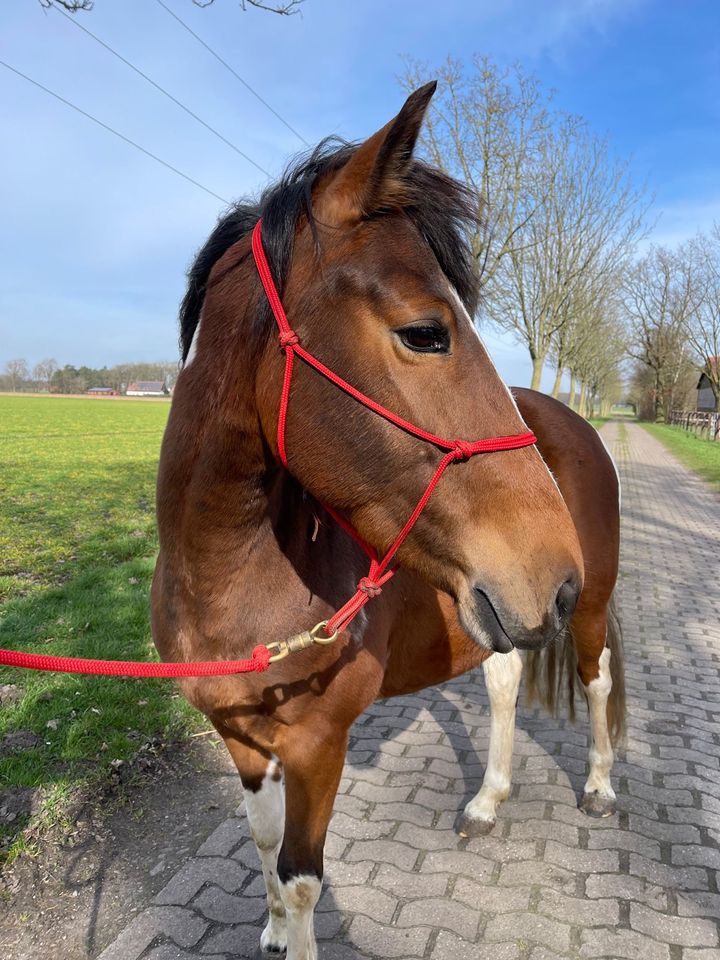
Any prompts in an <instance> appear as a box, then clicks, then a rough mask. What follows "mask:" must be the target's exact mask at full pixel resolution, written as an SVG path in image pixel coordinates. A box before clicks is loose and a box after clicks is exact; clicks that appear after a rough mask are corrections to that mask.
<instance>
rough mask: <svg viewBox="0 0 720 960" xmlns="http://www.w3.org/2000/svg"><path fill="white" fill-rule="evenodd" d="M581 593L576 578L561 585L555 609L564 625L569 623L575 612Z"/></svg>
mask: <svg viewBox="0 0 720 960" xmlns="http://www.w3.org/2000/svg"><path fill="white" fill-rule="evenodd" d="M579 594H580V591H579V590H578V586H577V582H576V581H575V579H574V578H571V579H569V580H566V581H565V582H564V583H563V584H561V586H560V589H559V590H558V592H557V596H556V597H555V609H556V610H557V614H558V617H559V618H560V620H561V621H562V623H567V621H568V620H569V619H570V617H571V616H572V614H573V611H574V610H575V606H576V604H577V601H578V596H579Z"/></svg>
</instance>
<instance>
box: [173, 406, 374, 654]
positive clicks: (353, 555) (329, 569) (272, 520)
mask: <svg viewBox="0 0 720 960" xmlns="http://www.w3.org/2000/svg"><path fill="white" fill-rule="evenodd" d="M176 399H177V398H176ZM181 412H183V411H181V410H178V411H177V413H178V417H177V425H176V424H175V423H173V420H171V423H170V425H169V429H168V436H167V437H166V449H165V450H164V453H163V465H162V467H161V474H160V485H159V498H158V507H159V519H160V527H161V542H162V556H163V562H164V564H165V565H166V567H168V568H170V569H171V574H172V577H173V579H175V578H176V577H179V578H180V579H181V580H182V583H183V587H182V589H183V592H184V594H185V595H186V596H188V597H191V598H192V602H191V603H190V604H188V609H192V611H193V613H192V619H193V620H194V621H196V620H197V618H198V617H201V618H202V621H203V622H202V623H197V624H196V626H197V627H199V630H200V632H201V633H202V634H204V635H205V636H209V637H218V636H225V637H228V638H230V637H233V636H234V637H239V638H240V637H242V638H243V639H247V640H250V641H251V642H263V643H264V642H268V641H270V640H277V639H279V638H282V637H284V636H286V635H289V634H292V633H295V632H297V631H298V630H302V629H305V628H306V627H308V626H312V625H313V623H314V622H317V621H319V620H323V619H327V618H328V617H329V616H330V615H331V614H332V613H333V612H334V610H335V609H337V608H338V607H339V606H341V605H342V604H343V603H344V602H345V600H347V599H348V597H349V596H350V595H351V594H352V593H353V592H354V590H355V584H356V583H357V581H358V579H359V578H360V577H361V576H362V575H363V574H364V572H365V570H364V564H365V562H366V561H365V558H364V555H363V554H362V553H361V552H360V551H359V550H358V548H357V547H356V546H355V545H354V544H353V543H352V541H351V540H350V539H349V538H348V537H347V535H346V534H345V533H344V532H343V531H341V530H340V529H339V528H338V527H337V525H336V524H335V523H334V521H332V520H331V519H330V518H329V517H328V515H327V514H326V513H325V511H324V510H322V508H320V507H319V506H318V505H317V504H316V503H315V501H313V500H312V498H310V497H307V496H305V495H304V494H303V491H302V489H301V488H300V487H299V485H298V484H297V483H296V481H294V480H293V479H292V477H290V476H289V475H288V474H287V473H286V472H285V471H280V470H277V469H275V468H273V469H271V470H269V471H268V468H267V463H266V460H265V451H264V450H263V446H262V441H261V440H260V438H258V437H257V436H254V435H253V434H252V432H251V431H248V432H244V431H235V430H232V429H230V428H227V427H222V426H221V425H218V424H217V422H215V424H213V425H212V426H210V427H207V428H206V429H205V430H204V433H203V436H202V437H201V438H198V440H197V443H196V446H195V449H194V450H192V451H191V450H188V449H187V448H185V449H184V450H183V451H181V450H180V449H179V448H180V446H181V443H184V442H185V437H184V436H183V433H182V431H181V430H180V429H179V426H180V424H182V423H183V421H184V418H183V417H182V416H180V414H181ZM183 455H184V457H185V465H186V469H185V470H182V469H179V464H181V463H182V459H181V458H182V457H183ZM178 504H182V510H181V511H178V509H177V506H178ZM165 505H166V506H165ZM312 618H315V619H314V620H313V623H308V621H309V620H310V619H312Z"/></svg>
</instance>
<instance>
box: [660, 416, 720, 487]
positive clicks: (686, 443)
mask: <svg viewBox="0 0 720 960" xmlns="http://www.w3.org/2000/svg"><path fill="white" fill-rule="evenodd" d="M642 426H643V427H644V428H645V429H646V430H647V431H648V433H651V434H652V435H653V436H654V437H656V438H657V439H658V440H660V442H661V443H663V444H664V445H665V446H666V447H667V448H668V450H669V451H670V452H671V453H674V454H675V456H676V457H677V458H678V460H681V461H682V462H683V463H684V464H685V465H686V466H688V467H690V469H691V470H693V471H694V472H695V473H697V474H698V475H699V476H701V477H702V478H703V479H704V480H707V481H708V482H709V483H710V485H711V486H712V487H713V489H714V490H716V491H717V492H718V493H720V443H718V442H716V441H712V440H703V439H701V438H700V437H696V436H695V434H693V433H688V432H687V431H685V430H683V429H682V427H673V426H670V425H669V424H667V423H643V424H642Z"/></svg>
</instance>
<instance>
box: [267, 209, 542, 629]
mask: <svg viewBox="0 0 720 960" xmlns="http://www.w3.org/2000/svg"><path fill="white" fill-rule="evenodd" d="M252 252H253V257H254V258H255V264H256V266H257V270H258V273H259V274H260V279H261V281H262V285H263V287H264V288H265V294H266V296H267V298H268V302H269V303H270V307H271V308H272V312H273V315H274V317H275V322H276V323H277V325H278V330H279V332H280V346H281V347H282V349H283V350H284V351H285V376H284V377H283V386H282V394H281V396H280V412H279V414H278V433H277V439H278V453H279V454H280V459H281V460H282V462H283V465H284V466H285V467H287V466H288V460H287V449H286V446H285V424H286V422H287V411H288V404H289V402H290V385H291V382H292V375H293V366H294V360H295V354H297V355H298V356H299V357H300V359H301V360H304V361H305V363H307V364H308V365H309V366H311V367H314V369H315V370H317V371H318V373H321V374H322V375H323V376H324V377H326V378H327V379H328V380H330V382H331V383H334V384H335V386H336V387H339V388H340V390H343V391H344V392H345V393H347V394H348V395H349V396H351V397H352V398H353V399H354V400H357V401H358V403H361V404H362V405H363V406H364V407H367V408H368V409H369V410H372V411H373V413H377V414H378V415H379V416H381V417H384V418H385V419H386V420H389V421H390V423H394V424H395V426H397V427H400V429H402V430H405V431H407V432H408V433H411V434H412V435H413V436H415V437H418V438H419V439H420V440H425V441H426V442H427V443H432V444H434V445H435V446H436V447H440V449H441V450H446V451H447V453H446V454H445V456H444V457H443V458H442V459H441V460H440V463H439V464H438V466H437V469H436V470H435V473H434V474H433V476H432V478H431V480H430V482H429V483H428V485H427V487H426V488H425V492H424V493H423V495H422V496H421V497H420V499H419V500H418V502H417V504H416V506H415V509H414V510H413V512H412V513H411V514H410V516H409V518H408V520H407V522H406V523H405V526H404V527H403V528H402V530H401V531H400V533H399V534H398V535H397V537H396V538H395V540H394V542H393V544H392V545H391V547H390V549H389V550H388V552H387V553H386V554H385V556H384V557H383V559H382V560H379V559H378V556H377V553H376V551H375V550H374V549H373V548H372V547H371V546H370V545H369V544H368V543H366V542H365V541H364V540H363V539H362V537H361V536H360V535H359V534H358V532H357V531H356V530H355V529H354V528H353V527H352V526H351V525H350V524H349V523H348V522H347V520H345V519H344V518H343V517H341V516H340V515H339V514H338V513H337V512H336V511H335V510H333V509H332V507H328V506H327V505H326V507H325V509H326V510H327V511H328V512H329V513H330V514H331V515H332V516H333V517H334V519H335V520H336V521H337V522H338V523H339V524H340V526H341V527H342V528H343V530H345V532H346V533H348V534H349V535H350V536H351V537H352V538H353V540H355V541H356V542H357V543H358V544H359V545H360V546H361V547H362V549H363V550H364V551H365V553H366V554H367V555H368V557H369V559H370V569H369V570H368V573H367V576H365V577H363V578H362V579H361V580H360V582H359V583H358V585H357V591H356V592H355V593H354V594H353V596H352V597H351V598H350V599H349V600H348V602H347V603H346V604H345V605H344V606H343V607H341V608H340V610H338V611H337V613H336V614H335V615H334V616H333V617H331V618H330V620H328V622H327V624H326V625H325V628H324V629H325V633H327V634H328V636H330V635H331V634H333V633H335V631H336V630H344V629H345V628H346V627H347V626H348V625H349V624H350V622H351V621H352V620H353V618H354V617H356V616H357V614H358V613H359V612H360V610H362V608H363V607H364V606H365V604H366V603H367V602H368V600H370V599H372V598H373V597H377V596H378V595H379V594H380V592H381V591H382V588H383V586H384V585H385V584H386V583H387V581H388V580H389V579H390V577H392V575H393V574H394V572H395V569H393V568H390V563H391V561H392V559H393V557H394V556H395V554H396V553H397V551H398V550H399V549H400V547H401V545H402V543H403V541H404V540H405V538H406V537H407V535H408V534H409V533H410V531H411V530H412V528H413V527H414V526H415V523H416V522H417V520H418V517H419V516H420V514H421V513H422V512H423V510H424V509H425V507H426V505H427V502H428V500H429V499H430V497H431V496H432V492H433V490H434V489H435V487H436V486H437V485H438V483H439V482H440V478H441V477H442V475H443V473H444V472H445V470H446V469H447V468H448V467H449V466H450V464H451V463H454V462H458V461H462V460H468V459H469V458H470V457H473V456H475V454H478V453H491V452H493V451H498V450H516V449H518V448H519V447H529V446H531V445H532V444H534V443H536V442H537V438H536V436H535V434H534V433H531V432H530V431H527V432H526V433H518V434H515V435H514V436H510V437H489V438H488V439H485V440H473V441H467V440H446V439H444V438H443V437H438V436H436V435H435V434H434V433H429V432H428V431H427V430H423V429H422V427H417V426H415V424H413V423H410V422H409V421H408V420H405V419H403V417H399V416H398V415H397V414H396V413H393V412H392V411H391V410H388V409H387V407H383V406H382V405H381V404H379V403H377V402H376V401H375V400H372V399H371V398H370V397H368V396H366V395H365V394H364V393H361V391H360V390H358V389H356V388H355V387H353V386H352V385H351V384H349V383H348V382H347V381H346V380H343V379H342V377H339V376H338V375H337V374H336V373H334V372H333V371H332V370H330V369H329V368H328V367H326V366H325V364H324V363H322V362H321V361H320V360H318V359H317V358H316V357H314V356H313V355H312V354H311V353H308V351H307V350H305V348H304V347H303V346H302V345H301V343H300V338H299V337H298V335H297V334H296V333H295V331H294V330H293V329H292V327H291V326H290V324H289V323H288V319H287V316H286V314H285V310H284V309H283V305H282V302H281V300H280V297H279V295H278V292H277V289H276V287H275V283H274V281H273V278H272V274H271V272H270V266H269V264H268V262H267V257H266V256H265V250H264V248H263V242H262V220H258V222H257V223H256V225H255V229H254V230H253V234H252Z"/></svg>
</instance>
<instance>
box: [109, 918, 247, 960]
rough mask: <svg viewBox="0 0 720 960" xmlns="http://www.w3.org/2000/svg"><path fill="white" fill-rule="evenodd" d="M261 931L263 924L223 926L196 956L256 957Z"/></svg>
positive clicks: (126, 958) (128, 959)
mask: <svg viewBox="0 0 720 960" xmlns="http://www.w3.org/2000/svg"><path fill="white" fill-rule="evenodd" d="M261 933H262V927H261V926H249V925H248V924H242V923H239V924H236V925H234V926H231V927H224V928H221V929H219V930H218V931H217V932H215V933H212V934H211V935H210V936H209V937H208V938H207V940H205V941H204V942H203V945H202V951H201V952H200V953H199V954H196V956H199V957H202V958H203V960H205V958H206V956H207V955H210V956H213V955H215V954H217V953H220V954H228V956H229V957H231V958H232V960H235V958H236V957H254V956H255V955H256V953H257V951H258V950H259V947H260V934H261ZM118 960H120V958H118ZM123 960H130V957H124V958H123Z"/></svg>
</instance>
